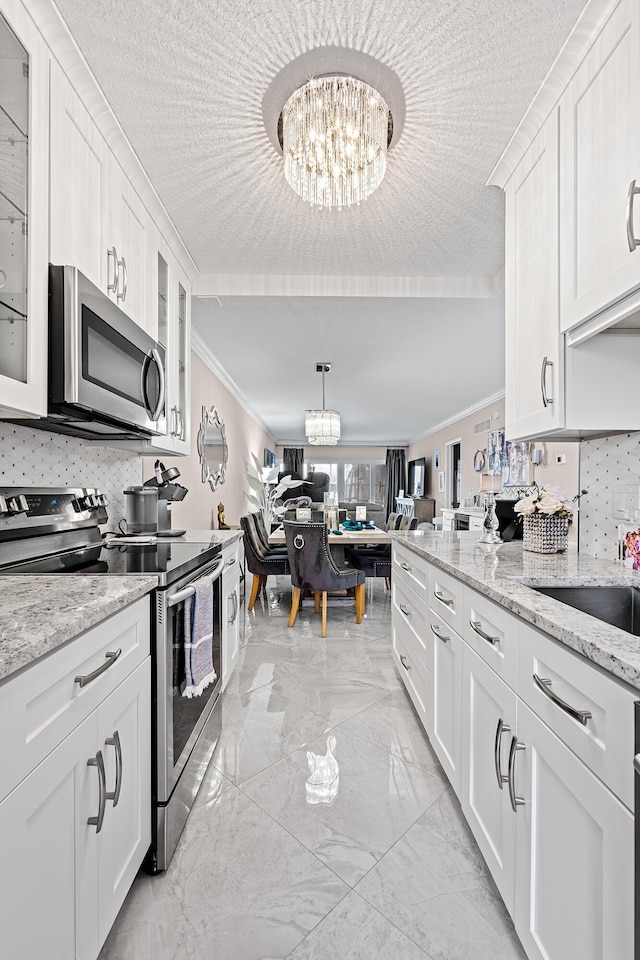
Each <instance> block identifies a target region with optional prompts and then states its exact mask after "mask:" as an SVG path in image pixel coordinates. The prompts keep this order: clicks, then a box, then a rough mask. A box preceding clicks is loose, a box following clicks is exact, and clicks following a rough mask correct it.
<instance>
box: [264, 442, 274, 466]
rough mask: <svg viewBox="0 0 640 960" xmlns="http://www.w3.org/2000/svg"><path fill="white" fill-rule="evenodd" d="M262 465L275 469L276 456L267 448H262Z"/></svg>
mask: <svg viewBox="0 0 640 960" xmlns="http://www.w3.org/2000/svg"><path fill="white" fill-rule="evenodd" d="M264 465H265V467H275V465H276V455H275V453H273V451H272V450H268V449H267V447H265V448H264Z"/></svg>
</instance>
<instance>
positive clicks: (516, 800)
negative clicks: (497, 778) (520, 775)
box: [508, 737, 525, 813]
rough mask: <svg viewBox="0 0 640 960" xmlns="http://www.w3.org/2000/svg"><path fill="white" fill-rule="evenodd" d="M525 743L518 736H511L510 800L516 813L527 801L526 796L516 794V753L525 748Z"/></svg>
mask: <svg viewBox="0 0 640 960" xmlns="http://www.w3.org/2000/svg"><path fill="white" fill-rule="evenodd" d="M524 749H525V745H524V743H520V741H519V740H518V738H517V737H512V738H511V747H510V748H509V777H508V782H509V800H510V801H511V809H512V810H513V812H514V813H517V812H518V807H521V806H522V804H523V803H524V802H525V801H524V797H517V796H516V754H517V752H518V750H524Z"/></svg>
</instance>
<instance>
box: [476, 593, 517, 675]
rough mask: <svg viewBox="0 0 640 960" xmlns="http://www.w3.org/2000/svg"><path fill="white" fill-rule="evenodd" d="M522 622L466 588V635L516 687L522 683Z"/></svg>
mask: <svg viewBox="0 0 640 960" xmlns="http://www.w3.org/2000/svg"><path fill="white" fill-rule="evenodd" d="M518 624H519V621H518V620H517V619H516V618H515V617H513V616H511V614H510V613H508V612H507V611H506V610H505V609H504V608H503V607H500V606H498V604H496V603H493V602H492V601H491V600H487V598H486V597H483V596H482V594H481V593H476V591H475V590H471V589H470V588H469V587H467V588H466V589H465V591H464V617H463V623H462V636H463V637H464V639H465V640H466V641H467V643H468V644H469V646H470V647H471V649H472V650H475V652H476V653H477V654H478V656H479V657H481V658H482V659H483V660H484V661H485V663H488V664H489V666H490V667H491V668H492V669H493V670H495V672H496V673H497V674H498V676H499V677H502V679H503V680H504V682H505V683H506V684H507V685H508V686H510V687H511V688H512V689H513V690H515V689H517V682H518Z"/></svg>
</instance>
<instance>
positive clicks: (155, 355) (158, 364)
mask: <svg viewBox="0 0 640 960" xmlns="http://www.w3.org/2000/svg"><path fill="white" fill-rule="evenodd" d="M151 359H152V360H153V362H154V363H155V365H156V367H157V370H158V380H159V381H160V389H159V391H158V405H157V406H156V408H155V410H154V411H153V414H152V416H151V419H152V420H159V419H160V415H161V413H162V409H163V407H164V367H163V366H162V360H161V359H160V354H159V353H158V351H157V350H156V348H155V347H154V348H153V350H152V351H151Z"/></svg>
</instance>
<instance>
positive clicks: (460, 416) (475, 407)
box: [410, 390, 504, 444]
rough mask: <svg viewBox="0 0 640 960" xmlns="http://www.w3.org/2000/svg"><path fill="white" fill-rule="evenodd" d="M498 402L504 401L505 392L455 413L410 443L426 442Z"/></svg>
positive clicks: (502, 391)
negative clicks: (441, 431) (427, 439)
mask: <svg viewBox="0 0 640 960" xmlns="http://www.w3.org/2000/svg"><path fill="white" fill-rule="evenodd" d="M498 400H504V390H498V391H497V392H496V393H492V394H490V396H488V397H484V398H483V399H482V400H478V402H477V403H474V404H473V405H472V406H470V407H466V409H464V410H459V411H458V413H455V414H454V415H453V416H452V417H449V418H448V419H447V420H442V421H441V422H440V423H437V424H436V425H435V427H430V428H429V429H428V430H425V432H424V433H420V434H418V435H417V436H415V437H413V438H412V439H411V440H410V443H412V444H413V443H417V442H418V440H424V438H425V437H430V436H432V434H434V433H437V432H438V430H443V429H444V428H445V427H450V426H451V425H452V424H454V423H458V421H459V420H463V419H464V418H465V417H469V416H471V414H472V413H477V411H478V410H482V408H483V407H487V406H489V404H490V403H497V401H498Z"/></svg>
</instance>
